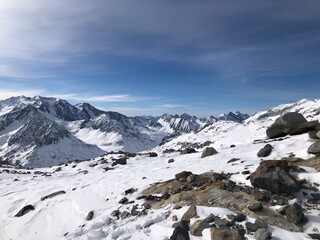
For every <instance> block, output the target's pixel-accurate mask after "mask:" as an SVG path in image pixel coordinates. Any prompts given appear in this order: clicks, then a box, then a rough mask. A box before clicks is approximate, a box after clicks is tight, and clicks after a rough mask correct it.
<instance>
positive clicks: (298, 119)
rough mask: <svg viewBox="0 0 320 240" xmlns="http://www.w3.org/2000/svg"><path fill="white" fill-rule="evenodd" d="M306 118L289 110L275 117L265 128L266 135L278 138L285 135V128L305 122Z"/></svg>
mask: <svg viewBox="0 0 320 240" xmlns="http://www.w3.org/2000/svg"><path fill="white" fill-rule="evenodd" d="M306 122H307V120H306V119H305V118H304V116H303V115H302V114H300V113H296V112H289V113H286V114H284V115H283V116H281V117H279V118H277V119H276V120H275V122H274V123H273V124H272V125H271V126H270V127H268V128H267V132H266V133H267V136H268V137H269V138H278V137H283V136H285V135H287V133H286V132H285V130H286V129H290V128H292V127H294V126H296V125H299V124H302V123H306Z"/></svg>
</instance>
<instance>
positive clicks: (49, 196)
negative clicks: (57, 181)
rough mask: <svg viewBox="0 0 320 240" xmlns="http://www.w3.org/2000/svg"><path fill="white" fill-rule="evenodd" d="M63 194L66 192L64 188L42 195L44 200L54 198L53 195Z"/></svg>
mask: <svg viewBox="0 0 320 240" xmlns="http://www.w3.org/2000/svg"><path fill="white" fill-rule="evenodd" d="M61 194H66V192H65V191H63V190H62V191H57V192H53V193H50V194H48V195H46V196H44V197H41V201H44V200H46V199H49V198H53V197H55V196H58V195H61Z"/></svg>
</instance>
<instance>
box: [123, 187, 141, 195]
mask: <svg viewBox="0 0 320 240" xmlns="http://www.w3.org/2000/svg"><path fill="white" fill-rule="evenodd" d="M136 191H138V189H137V188H129V189H127V190H125V191H124V194H125V195H128V194H132V193H134V192H136Z"/></svg>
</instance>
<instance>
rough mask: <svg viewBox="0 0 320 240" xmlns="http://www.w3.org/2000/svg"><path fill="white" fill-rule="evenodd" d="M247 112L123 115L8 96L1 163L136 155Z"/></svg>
mask: <svg viewBox="0 0 320 240" xmlns="http://www.w3.org/2000/svg"><path fill="white" fill-rule="evenodd" d="M246 118H248V115H247V114H242V113H240V112H235V113H232V112H229V113H228V114H223V115H221V116H219V118H215V117H213V116H211V117H208V118H197V117H195V116H190V115H189V114H186V113H184V114H181V115H169V114H164V115H162V116H160V117H143V116H138V117H127V116H125V115H123V114H120V113H117V112H111V111H103V110H99V109H97V108H95V107H93V106H92V105H90V104H89V103H81V104H77V105H72V104H70V103H69V102H67V101H66V100H62V99H59V98H52V97H42V96H36V97H33V98H31V97H25V96H19V97H11V98H9V99H6V100H2V101H0V154H1V159H2V160H3V161H8V162H11V163H13V164H21V165H25V166H29V167H34V166H37V167H46V166H53V165H57V164H59V163H62V162H65V161H69V160H76V159H79V160H84V159H90V158H93V157H97V156H99V155H101V154H103V153H105V152H108V151H120V150H121V151H128V152H140V151H144V150H148V149H151V148H153V147H156V146H158V145H159V143H160V142H161V141H162V139H163V138H164V137H167V136H169V135H172V134H177V133H188V132H195V131H199V130H200V129H201V128H203V127H204V126H206V125H207V124H212V123H214V122H217V121H220V120H222V121H234V122H242V121H243V120H245V119H246Z"/></svg>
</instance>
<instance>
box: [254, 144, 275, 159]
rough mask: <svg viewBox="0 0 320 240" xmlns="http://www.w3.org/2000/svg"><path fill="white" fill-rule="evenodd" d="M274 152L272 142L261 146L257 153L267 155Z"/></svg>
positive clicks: (259, 155)
mask: <svg viewBox="0 0 320 240" xmlns="http://www.w3.org/2000/svg"><path fill="white" fill-rule="evenodd" d="M271 152H272V146H271V145H270V144H267V145H265V146H264V147H263V148H261V149H260V150H259V152H258V154H257V156H258V157H267V156H269V155H270V153H271Z"/></svg>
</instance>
